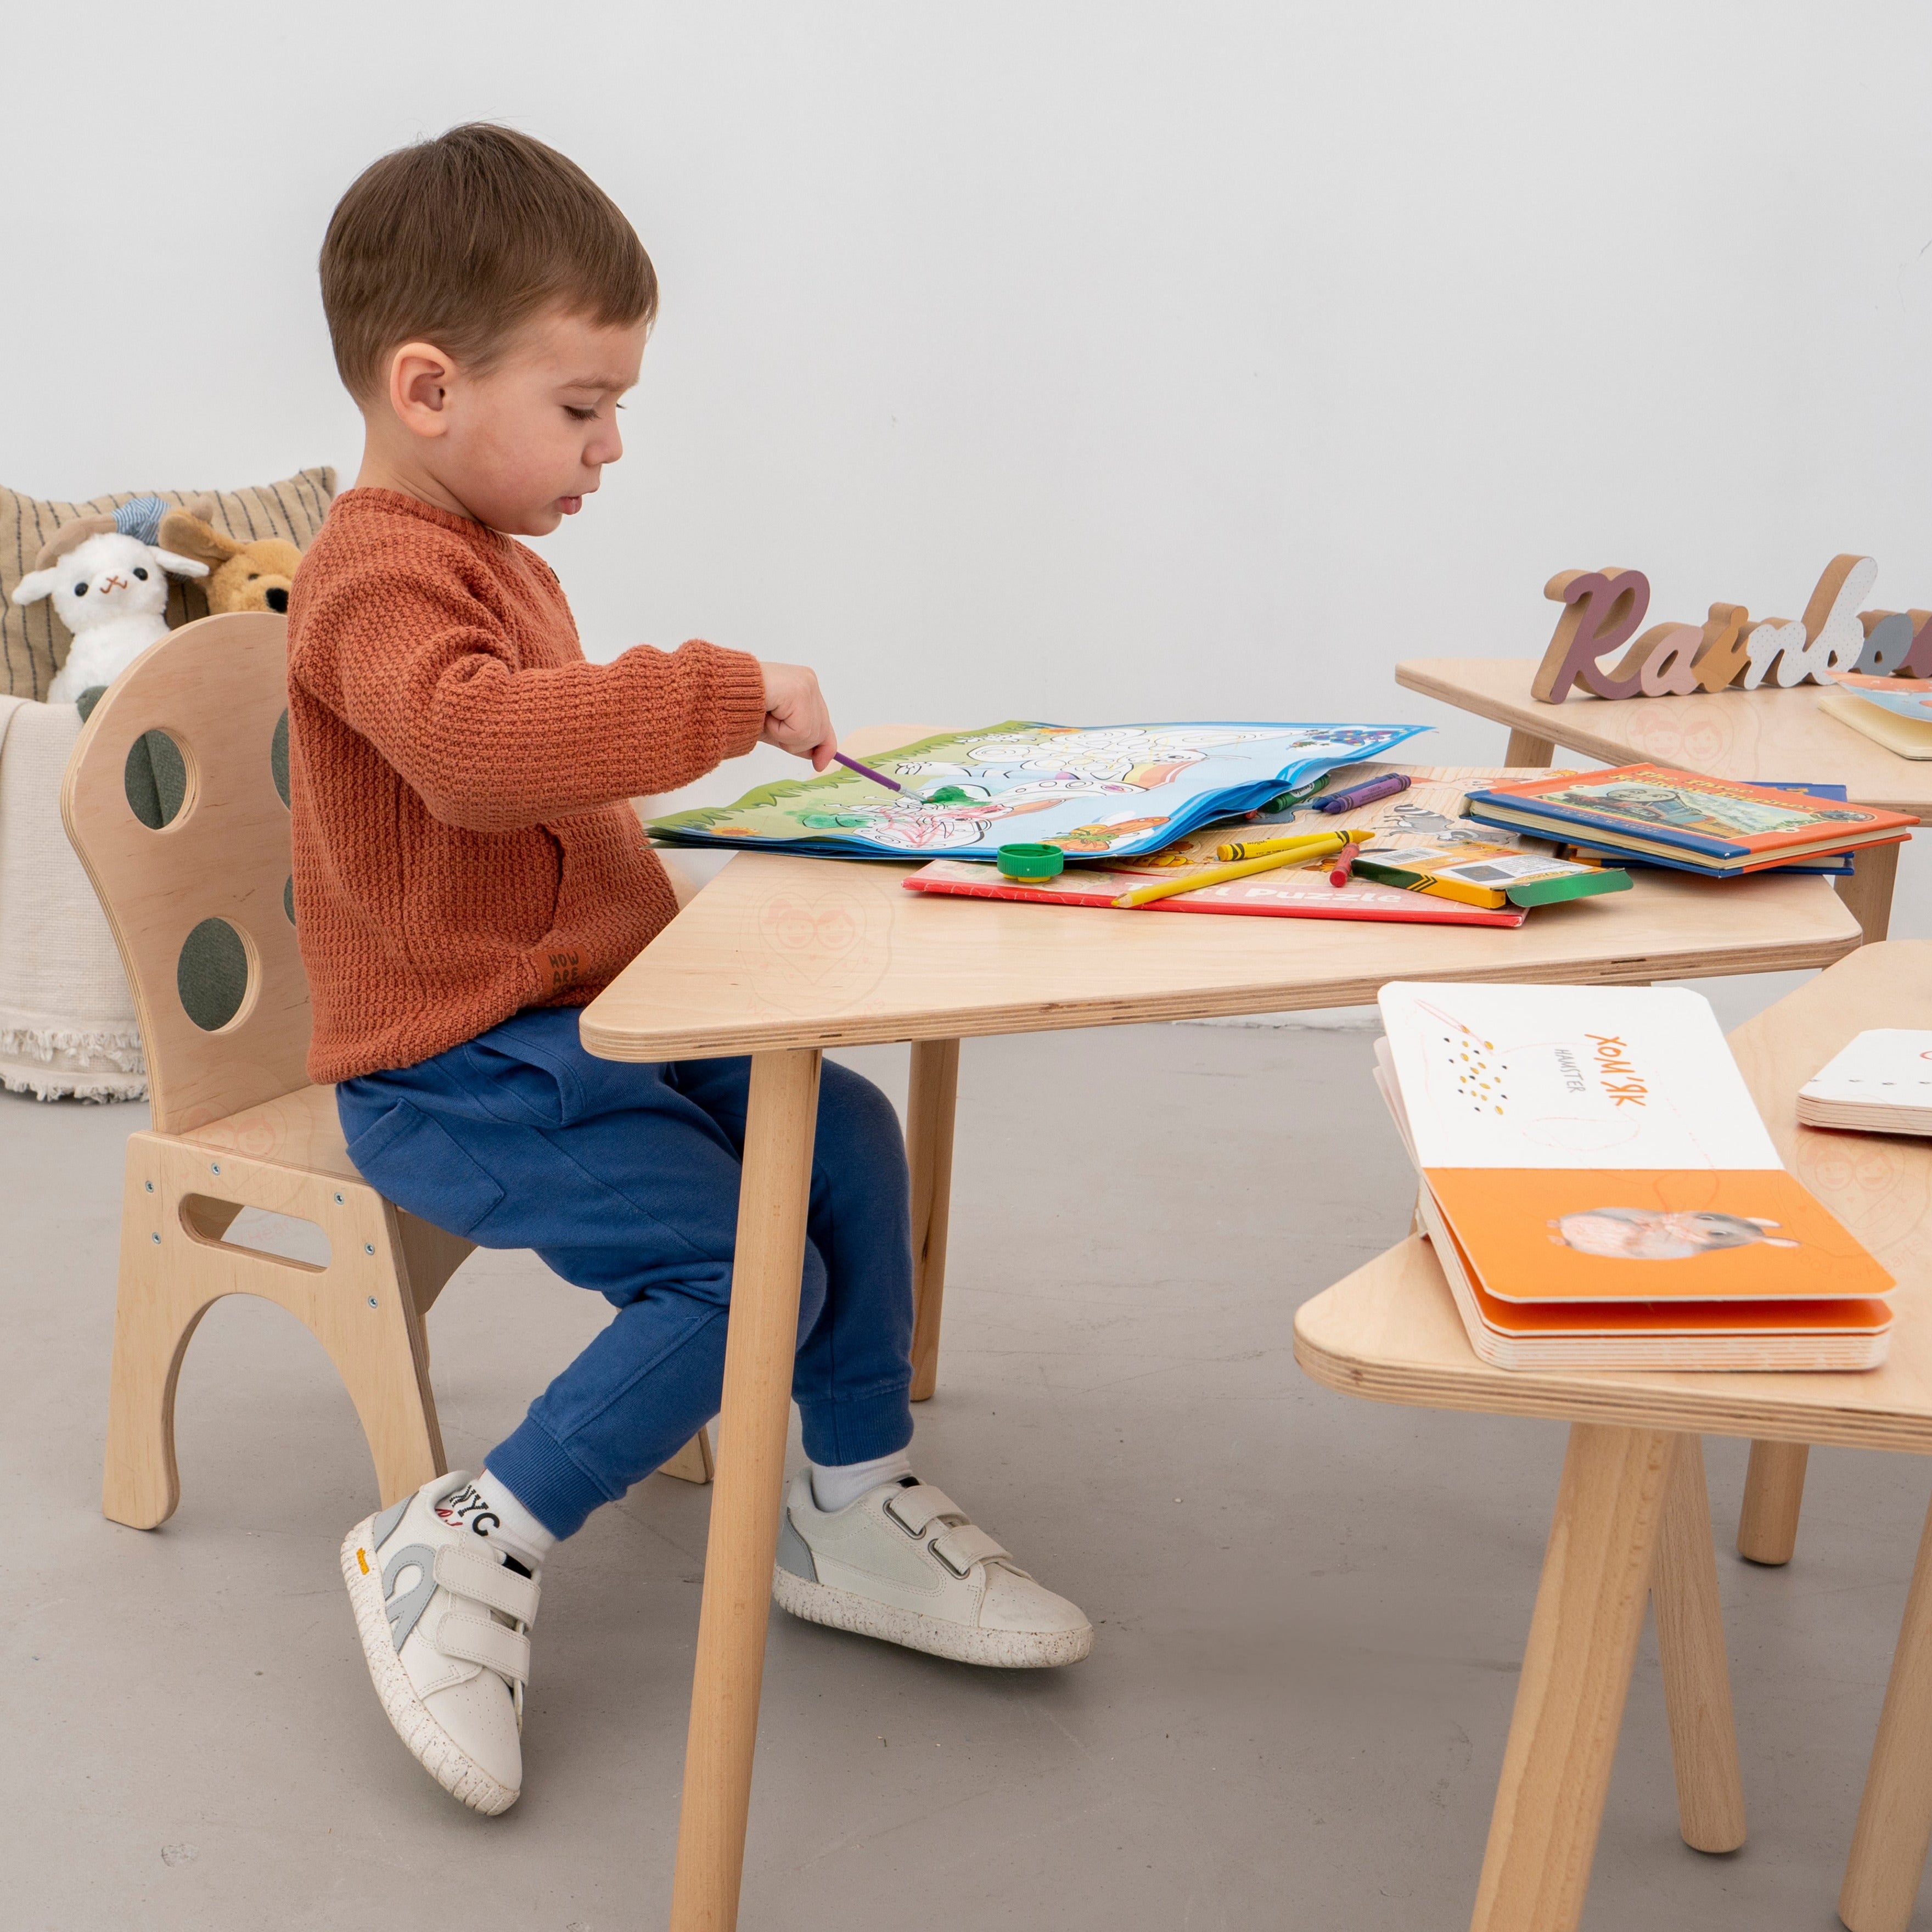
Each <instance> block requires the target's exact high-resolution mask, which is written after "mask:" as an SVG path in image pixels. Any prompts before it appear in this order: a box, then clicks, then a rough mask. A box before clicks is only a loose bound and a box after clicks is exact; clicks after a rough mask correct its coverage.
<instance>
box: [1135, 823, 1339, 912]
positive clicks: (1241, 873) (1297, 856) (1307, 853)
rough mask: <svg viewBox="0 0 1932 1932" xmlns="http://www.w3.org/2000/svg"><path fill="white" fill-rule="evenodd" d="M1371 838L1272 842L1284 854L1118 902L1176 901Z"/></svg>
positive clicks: (1328, 836) (1326, 835) (1212, 869)
mask: <svg viewBox="0 0 1932 1932" xmlns="http://www.w3.org/2000/svg"><path fill="white" fill-rule="evenodd" d="M1368 836H1369V835H1368V833H1367V832H1346V831H1341V832H1322V833H1321V834H1319V835H1318V836H1316V837H1315V838H1298V839H1294V840H1289V839H1271V840H1269V841H1267V842H1268V843H1269V844H1280V845H1286V846H1287V847H1289V850H1286V851H1282V852H1265V853H1262V856H1260V857H1259V859H1241V860H1239V861H1238V862H1236V863H1235V864H1233V865H1210V866H1209V867H1208V868H1207V869H1206V870H1205V871H1199V872H1196V873H1194V874H1192V875H1190V877H1187V878H1181V879H1163V880H1160V883H1158V884H1156V885H1151V886H1136V887H1135V888H1134V889H1133V891H1132V892H1123V893H1122V894H1121V896H1120V897H1119V898H1117V899H1116V900H1115V901H1114V904H1115V905H1116V906H1119V907H1131V906H1144V905H1148V904H1151V903H1152V902H1153V901H1154V900H1156V899H1165V898H1172V897H1173V896H1174V895H1175V894H1176V893H1177V892H1199V890H1200V889H1202V886H1219V885H1225V884H1226V883H1227V881H1228V880H1230V879H1245V878H1246V877H1247V876H1248V875H1249V874H1250V873H1251V872H1271V871H1274V870H1275V869H1276V868H1277V867H1279V866H1283V865H1306V864H1307V863H1308V862H1310V860H1311V859H1325V858H1327V857H1328V855H1329V853H1331V852H1339V851H1340V850H1341V849H1342V847H1343V846H1345V845H1346V844H1350V843H1352V842H1359V841H1361V840H1363V839H1365V838H1367V837H1368Z"/></svg>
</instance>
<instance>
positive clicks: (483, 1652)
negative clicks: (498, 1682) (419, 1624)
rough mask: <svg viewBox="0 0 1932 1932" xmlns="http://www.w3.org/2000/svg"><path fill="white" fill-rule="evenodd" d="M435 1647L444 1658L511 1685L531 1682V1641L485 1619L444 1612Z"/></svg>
mask: <svg viewBox="0 0 1932 1932" xmlns="http://www.w3.org/2000/svg"><path fill="white" fill-rule="evenodd" d="M436 1647H437V1649H438V1650H440V1651H441V1652H443V1655H444V1656H445V1657H458V1658H462V1659H463V1661H465V1662H466V1663H469V1664H481V1665H482V1666H483V1667H484V1669H485V1670H493V1671H494V1672H495V1673H496V1675H497V1676H499V1677H506V1678H508V1679H509V1680H510V1682H511V1683H513V1684H527V1683H528V1682H529V1677H530V1640H529V1638H528V1637H526V1636H524V1634H523V1632H522V1631H513V1630H507V1629H505V1628H504V1626H503V1625H501V1624H499V1623H492V1622H490V1619H488V1618H487V1617H463V1616H458V1615H457V1613H455V1611H454V1610H450V1611H448V1612H446V1613H445V1614H444V1616H443V1621H442V1622H440V1623H439V1624H438V1625H437V1627H436Z"/></svg>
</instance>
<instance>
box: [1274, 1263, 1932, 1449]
mask: <svg viewBox="0 0 1932 1932" xmlns="http://www.w3.org/2000/svg"><path fill="white" fill-rule="evenodd" d="M1412 1249H1418V1250H1426V1249H1427V1244H1426V1243H1425V1242H1424V1241H1422V1240H1421V1238H1420V1237H1418V1236H1416V1235H1411V1236H1409V1238H1408V1239H1407V1240H1406V1241H1402V1242H1399V1243H1398V1244H1397V1245H1396V1246H1395V1247H1393V1248H1391V1249H1390V1250H1388V1251H1387V1252H1386V1253H1384V1254H1382V1255H1380V1256H1378V1257H1377V1258H1376V1259H1375V1260H1374V1261H1373V1262H1370V1263H1368V1264H1367V1266H1366V1267H1365V1268H1361V1269H1358V1270H1357V1271H1356V1273H1355V1274H1354V1275H1352V1276H1350V1277H1349V1278H1348V1279H1347V1280H1344V1281H1342V1282H1339V1283H1337V1284H1336V1286H1334V1287H1333V1288H1331V1289H1326V1290H1325V1291H1324V1292H1322V1294H1320V1295H1316V1297H1315V1298H1313V1300H1312V1301H1307V1302H1304V1304H1302V1306H1301V1308H1300V1309H1299V1310H1297V1311H1296V1314H1295V1343H1294V1347H1295V1361H1296V1363H1297V1364H1298V1366H1299V1367H1301V1370H1302V1371H1303V1372H1304V1373H1305V1374H1306V1375H1307V1376H1308V1377H1309V1378H1310V1380H1311V1381H1314V1382H1319V1383H1321V1384H1322V1386H1323V1387H1324V1388H1331V1389H1334V1390H1335V1391H1337V1393H1339V1394H1343V1395H1352V1396H1358V1397H1362V1398H1364V1400H1367V1401H1370V1402H1382V1403H1390V1404H1392V1405H1394V1406H1397V1407H1400V1408H1409V1409H1460V1410H1463V1411H1466V1412H1469V1413H1472V1414H1478V1415H1522V1416H1529V1417H1535V1418H1541V1419H1543V1420H1545V1421H1553V1422H1593V1423H1602V1424H1610V1425H1613V1426H1616V1427H1623V1428H1634V1429H1674V1430H1684V1431H1685V1432H1688V1433H1694V1434H1698V1435H1706V1436H1748V1437H1751V1438H1758V1439H1769V1440H1772V1441H1776V1442H1829V1443H1836V1444H1841V1445H1844V1446H1846V1447H1848V1448H1864V1449H1889V1450H1896V1451H1900V1452H1902V1453H1905V1454H1915V1455H1924V1454H1927V1452H1928V1451H1932V1414H1916V1415H1915V1414H1913V1413H1912V1412H1909V1411H1903V1410H1896V1411H1888V1410H1882V1409H1851V1408H1847V1407H1845V1406H1842V1405H1840V1404H1836V1403H1829V1402H1818V1403H1781V1402H1777V1401H1774V1400H1769V1399H1767V1398H1765V1397H1757V1396H1750V1395H1741V1394H1730V1393H1728V1392H1727V1391H1724V1389H1722V1388H1717V1389H1712V1388H1709V1387H1708V1386H1706V1387H1700V1388H1682V1389H1680V1388H1672V1387H1670V1386H1668V1385H1660V1386H1658V1387H1654V1388H1644V1387H1641V1386H1634V1385H1631V1384H1630V1383H1628V1382H1619V1381H1617V1380H1615V1379H1612V1378H1611V1376H1610V1373H1608V1372H1604V1379H1602V1380H1601V1381H1598V1380H1595V1379H1592V1376H1590V1374H1589V1373H1588V1372H1584V1371H1579V1372H1577V1373H1574V1374H1571V1375H1565V1376H1550V1375H1547V1374H1543V1373H1538V1372H1537V1371H1535V1370H1504V1369H1495V1368H1491V1367H1488V1366H1487V1365H1486V1364H1483V1363H1481V1362H1480V1361H1478V1360H1477V1358H1476V1357H1475V1355H1474V1354H1473V1353H1472V1354H1471V1355H1469V1358H1468V1360H1467V1361H1466V1363H1457V1362H1453V1361H1417V1360H1409V1361H1403V1360H1400V1359H1398V1358H1393V1357H1389V1356H1377V1355H1370V1354H1368V1353H1367V1352H1364V1351H1363V1350H1362V1349H1359V1348H1356V1347H1354V1346H1350V1344H1349V1341H1348V1340H1347V1339H1346V1336H1345V1335H1344V1334H1343V1333H1342V1332H1341V1331H1342V1329H1343V1326H1344V1325H1345V1324H1346V1321H1347V1319H1348V1310H1349V1298H1350V1297H1351V1294H1352V1292H1353V1293H1355V1294H1360V1293H1361V1292H1364V1291H1363V1290H1362V1289H1358V1288H1357V1287H1356V1286H1355V1284H1357V1283H1359V1282H1360V1280H1361V1277H1363V1276H1364V1275H1367V1274H1370V1273H1371V1272H1372V1271H1376V1270H1378V1269H1382V1268H1401V1269H1403V1270H1404V1271H1406V1269H1407V1268H1409V1267H1411V1266H1419V1267H1421V1268H1426V1269H1427V1270H1428V1271H1430V1273H1431V1274H1433V1275H1434V1276H1435V1277H1436V1280H1437V1282H1438V1283H1439V1286H1440V1292H1441V1294H1442V1300H1443V1302H1444V1304H1445V1307H1448V1305H1449V1291H1448V1286H1447V1284H1446V1283H1442V1282H1441V1277H1440V1271H1438V1270H1437V1269H1436V1265H1435V1260H1434V1257H1433V1256H1427V1255H1426V1254H1418V1255H1411V1254H1409V1253H1408V1252H1407V1251H1409V1250H1412ZM1451 1319H1454V1316H1453V1315H1452V1316H1451ZM1457 1332H1458V1333H1459V1334H1460V1323H1459V1325H1458V1331H1457ZM1711 1379H1712V1380H1714V1381H1715V1380H1719V1379H1721V1378H1719V1377H1717V1376H1713V1377H1712V1378H1711ZM1790 1379H1793V1380H1794V1381H1798V1382H1803V1381H1805V1380H1806V1379H1808V1378H1806V1377H1804V1376H1793V1377H1791V1378H1790Z"/></svg>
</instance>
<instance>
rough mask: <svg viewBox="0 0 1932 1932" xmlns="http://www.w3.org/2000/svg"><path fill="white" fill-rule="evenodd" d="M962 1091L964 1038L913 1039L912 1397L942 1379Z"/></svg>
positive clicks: (909, 1117)
mask: <svg viewBox="0 0 1932 1932" xmlns="http://www.w3.org/2000/svg"><path fill="white" fill-rule="evenodd" d="M958 1100H959V1042H958V1041H957V1040H914V1041H913V1048H912V1087H911V1091H910V1094H908V1096H907V1102H906V1155H907V1160H909V1161H910V1164H911V1167H912V1267H913V1276H912V1293H913V1331H912V1399H913V1401H914V1402H924V1401H926V1400H927V1399H928V1397H930V1396H931V1395H932V1391H933V1389H934V1388H935V1385H936V1384H937V1383H938V1379H939V1313H940V1306H941V1303H942V1301H944V1298H945V1295H946V1231H947V1223H948V1221H949V1219H950V1215H951V1212H952V1206H953V1110H954V1108H955V1106H956V1103H957V1102H958Z"/></svg>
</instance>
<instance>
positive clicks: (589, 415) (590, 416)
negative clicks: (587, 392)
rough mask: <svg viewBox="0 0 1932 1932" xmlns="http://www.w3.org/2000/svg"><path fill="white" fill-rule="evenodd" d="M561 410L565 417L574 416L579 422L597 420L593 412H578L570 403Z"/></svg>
mask: <svg viewBox="0 0 1932 1932" xmlns="http://www.w3.org/2000/svg"><path fill="white" fill-rule="evenodd" d="M563 409H564V413H565V415H566V416H574V418H575V419H577V422H595V421H596V420H597V412H596V411H595V410H580V409H578V408H577V407H576V406H575V404H571V403H565V404H564V406H563Z"/></svg>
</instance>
